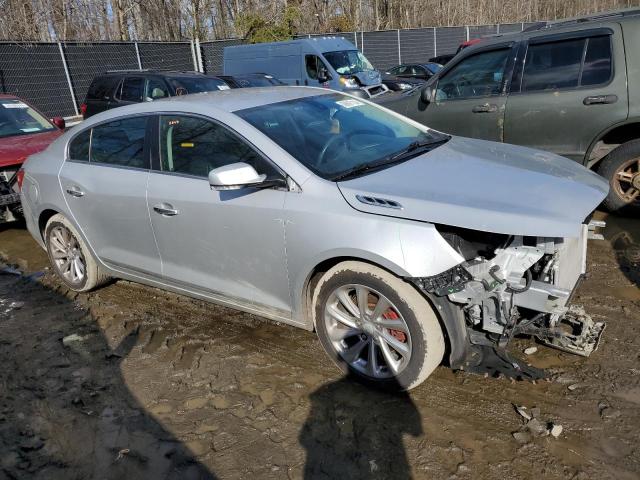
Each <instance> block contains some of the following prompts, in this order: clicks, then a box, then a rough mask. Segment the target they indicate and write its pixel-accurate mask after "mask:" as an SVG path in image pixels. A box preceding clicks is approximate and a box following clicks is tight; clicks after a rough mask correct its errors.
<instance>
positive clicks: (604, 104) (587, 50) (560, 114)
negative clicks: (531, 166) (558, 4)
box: [504, 26, 628, 162]
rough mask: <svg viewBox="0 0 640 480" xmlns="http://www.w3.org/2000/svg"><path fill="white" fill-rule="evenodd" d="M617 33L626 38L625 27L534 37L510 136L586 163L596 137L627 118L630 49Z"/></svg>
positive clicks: (518, 85) (515, 88)
mask: <svg viewBox="0 0 640 480" xmlns="http://www.w3.org/2000/svg"><path fill="white" fill-rule="evenodd" d="M612 36H617V37H618V38H620V39H622V32H621V29H620V27H619V26H616V27H615V28H614V27H611V28H610V27H607V28H606V29H603V28H599V29H589V30H583V31H581V32H572V33H571V34H570V35H566V34H565V35H563V36H562V37H561V38H558V36H557V35H555V36H549V35H544V36H541V37H537V38H534V39H531V40H530V41H529V45H528V48H527V49H526V54H523V55H522V57H523V58H524V60H525V61H524V68H519V69H517V70H516V72H515V75H514V81H513V85H512V87H511V94H510V95H509V100H508V102H507V111H506V117H505V138H504V141H505V142H508V143H514V144H516V145H525V146H528V147H534V148H540V149H543V150H547V151H550V152H554V153H558V154H560V155H564V156H567V157H569V158H572V159H574V160H577V161H580V162H582V161H583V159H584V155H585V153H586V151H587V150H588V148H589V146H590V144H591V142H592V141H593V139H594V138H596V137H597V136H598V135H599V134H600V133H601V132H602V131H604V130H605V129H606V128H608V127H609V126H610V125H614V124H615V123H617V122H621V121H623V120H625V119H626V118H627V113H628V103H627V85H626V82H627V76H626V65H625V52H624V48H623V45H622V42H612V41H611V40H612ZM523 53H524V49H523ZM518 63H519V64H521V63H522V62H518Z"/></svg>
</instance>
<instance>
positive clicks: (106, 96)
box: [87, 77, 120, 100]
mask: <svg viewBox="0 0 640 480" xmlns="http://www.w3.org/2000/svg"><path fill="white" fill-rule="evenodd" d="M119 81H120V78H118V77H102V78H96V79H95V80H94V81H93V83H92V84H91V86H90V87H89V91H88V92H87V100H110V99H111V97H112V96H113V92H114V91H115V90H116V86H117V85H118V82H119Z"/></svg>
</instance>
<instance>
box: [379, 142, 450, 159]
mask: <svg viewBox="0 0 640 480" xmlns="http://www.w3.org/2000/svg"><path fill="white" fill-rule="evenodd" d="M449 138H450V137H448V136H447V137H443V138H439V139H437V140H429V141H428V142H421V141H419V140H416V141H414V142H411V143H410V144H409V145H407V146H406V147H405V148H403V149H402V150H400V151H399V152H396V153H394V154H393V155H391V156H390V157H387V158H388V159H389V160H392V161H398V160H401V159H405V160H406V159H409V158H412V157H414V156H416V155H418V154H420V153H422V152H423V150H425V149H428V150H433V149H434V148H435V147H437V146H439V145H442V144H443V143H445V142H446V141H448V140H449Z"/></svg>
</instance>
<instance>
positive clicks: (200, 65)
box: [0, 23, 531, 117]
mask: <svg viewBox="0 0 640 480" xmlns="http://www.w3.org/2000/svg"><path fill="white" fill-rule="evenodd" d="M528 25H531V24H527V23H510V24H500V25H475V26H462V27H435V28H414V29H404V30H383V31H374V32H342V33H332V34H327V35H331V36H340V37H344V38H345V39H347V40H349V41H350V42H352V43H353V44H354V45H355V46H356V47H357V48H358V49H359V50H360V51H361V52H363V53H364V54H365V55H366V56H367V58H368V59H369V60H370V61H371V63H372V64H373V65H374V66H375V67H376V68H378V69H381V70H385V69H388V68H390V67H392V66H394V65H397V64H399V63H403V62H404V63H418V62H426V61H427V60H428V59H429V58H431V57H435V56H437V55H446V54H452V53H455V52H456V50H457V49H458V46H459V45H460V44H461V43H462V42H464V41H466V40H471V39H474V38H481V37H483V36H487V35H495V34H501V33H511V32H519V31H521V30H523V29H524V28H526V27H527V26H528ZM323 36H325V34H311V35H299V36H298V37H297V38H314V37H323ZM241 43H242V40H240V39H227V40H216V41H211V42H198V41H195V42H193V41H191V42H189V41H187V42H91V43H80V42H65V43H16V42H0V93H7V94H14V95H18V96H19V97H21V98H24V99H25V100H27V101H28V102H30V103H32V104H33V105H34V106H36V107H37V108H38V109H40V110H41V111H42V112H43V113H44V114H45V115H47V116H50V117H54V116H64V117H72V116H77V115H78V113H79V110H80V105H81V104H82V103H83V102H84V99H85V96H86V94H87V90H88V89H89V85H90V84H91V81H92V80H93V77H94V76H95V75H97V74H99V73H102V72H105V71H107V70H142V69H149V70H180V71H192V70H196V71H200V72H203V73H207V74H211V75H221V74H222V73H223V55H224V48H225V47H227V46H230V45H239V44H241ZM265 73H268V72H265Z"/></svg>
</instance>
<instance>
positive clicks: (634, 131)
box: [600, 122, 640, 144]
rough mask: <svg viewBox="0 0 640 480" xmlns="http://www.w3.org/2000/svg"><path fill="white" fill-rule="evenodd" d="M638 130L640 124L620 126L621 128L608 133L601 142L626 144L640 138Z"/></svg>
mask: <svg viewBox="0 0 640 480" xmlns="http://www.w3.org/2000/svg"><path fill="white" fill-rule="evenodd" d="M638 128H640V122H636V123H627V124H626V125H620V126H619V127H616V128H614V129H613V130H611V131H609V132H607V133H606V134H605V135H604V137H602V138H601V139H600V140H601V141H603V142H604V143H615V144H620V143H626V142H628V141H629V140H635V139H637V138H640V134H639V133H638Z"/></svg>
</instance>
